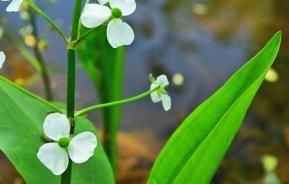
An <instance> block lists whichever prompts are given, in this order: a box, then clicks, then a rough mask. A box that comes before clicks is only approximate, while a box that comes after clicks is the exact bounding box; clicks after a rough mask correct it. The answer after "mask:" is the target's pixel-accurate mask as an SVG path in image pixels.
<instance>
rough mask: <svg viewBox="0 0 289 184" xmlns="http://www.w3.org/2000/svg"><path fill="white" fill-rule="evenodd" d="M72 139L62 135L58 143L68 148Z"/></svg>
mask: <svg viewBox="0 0 289 184" xmlns="http://www.w3.org/2000/svg"><path fill="white" fill-rule="evenodd" d="M69 142H70V139H69V138H68V137H62V138H60V139H59V140H58V141H57V143H58V145H59V146H60V147H62V148H67V147H68V145H69Z"/></svg>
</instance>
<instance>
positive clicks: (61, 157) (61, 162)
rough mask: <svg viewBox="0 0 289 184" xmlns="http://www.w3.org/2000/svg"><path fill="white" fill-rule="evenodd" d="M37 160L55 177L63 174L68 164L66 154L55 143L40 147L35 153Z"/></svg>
mask: <svg viewBox="0 0 289 184" xmlns="http://www.w3.org/2000/svg"><path fill="white" fill-rule="evenodd" d="M37 158H38V159H39V160H40V161H41V163H42V164H43V165H45V166H46V167H47V168H48V169H49V170H50V171H51V172H52V173H53V174H55V175H61V174H62V173H64V171H65V170H66V169H67V166H68V162H69V159H68V155H67V152H66V151H65V149H62V148H61V147H60V146H58V144H57V143H47V144H44V145H42V146H41V147H40V148H39V151H38V153H37Z"/></svg>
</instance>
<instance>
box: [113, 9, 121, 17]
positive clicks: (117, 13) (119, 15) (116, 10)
mask: <svg viewBox="0 0 289 184" xmlns="http://www.w3.org/2000/svg"><path fill="white" fill-rule="evenodd" d="M111 14H112V16H113V17H114V18H121V17H122V11H121V10H120V9H119V8H113V9H111Z"/></svg>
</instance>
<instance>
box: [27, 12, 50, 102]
mask: <svg viewBox="0 0 289 184" xmlns="http://www.w3.org/2000/svg"><path fill="white" fill-rule="evenodd" d="M29 15H30V16H29V18H30V19H29V20H30V24H31V26H32V34H33V35H34V37H35V39H36V44H35V45H34V46H33V51H34V55H35V57H36V59H37V61H38V63H39V66H40V74H41V77H42V81H43V85H44V91H45V95H46V99H47V100H48V101H52V100H53V97H52V89H51V83H50V78H49V74H48V70H47V67H46V65H45V62H44V59H43V57H42V54H41V51H40V50H39V47H38V43H39V36H38V30H37V25H36V20H35V14H34V12H33V11H32V10H31V9H30V10H29Z"/></svg>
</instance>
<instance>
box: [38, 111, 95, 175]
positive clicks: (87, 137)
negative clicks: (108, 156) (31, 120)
mask: <svg viewBox="0 0 289 184" xmlns="http://www.w3.org/2000/svg"><path fill="white" fill-rule="evenodd" d="M43 129H44V133H45V135H46V136H47V137H48V138H49V139H51V140H52V141H54V142H52V143H46V144H44V145H42V146H41V147H40V149H39V151H38V153H37V157H38V159H39V160H40V161H41V162H42V163H43V164H44V165H45V166H46V167H47V168H48V169H49V170H50V171H51V172H52V173H53V174H55V175H61V174H62V173H64V172H65V170H66V169H67V167H68V163H69V158H70V159H71V160H72V161H73V162H74V163H78V164H80V163H84V162H86V161H87V160H88V159H89V158H90V157H92V156H93V155H94V150H95V148H96V146H97V138H96V136H95V135H94V134H93V133H91V132H82V133H80V134H78V135H76V136H74V137H71V135H70V123H69V120H68V119H67V117H66V116H65V115H64V114H60V113H52V114H49V115H48V116H47V117H46V118H45V120H44V124H43Z"/></svg>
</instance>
